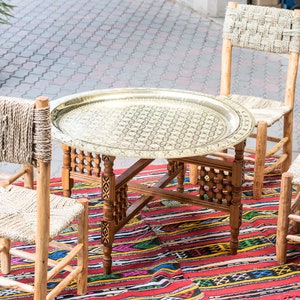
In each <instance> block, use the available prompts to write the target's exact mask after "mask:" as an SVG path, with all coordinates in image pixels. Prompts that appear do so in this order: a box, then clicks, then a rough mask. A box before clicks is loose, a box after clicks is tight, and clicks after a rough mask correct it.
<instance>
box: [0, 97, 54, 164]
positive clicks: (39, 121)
mask: <svg viewBox="0 0 300 300" xmlns="http://www.w3.org/2000/svg"><path fill="white" fill-rule="evenodd" d="M0 123H1V124H0V126H1V127H0V128H1V131H0V147H1V149H0V161H5V162H9V163H17V164H30V165H36V160H37V159H39V160H41V161H43V162H50V161H51V151H52V148H51V122H50V109H49V107H47V108H40V109H36V108H35V102H34V101H32V100H25V99H19V98H12V97H2V96H0Z"/></svg>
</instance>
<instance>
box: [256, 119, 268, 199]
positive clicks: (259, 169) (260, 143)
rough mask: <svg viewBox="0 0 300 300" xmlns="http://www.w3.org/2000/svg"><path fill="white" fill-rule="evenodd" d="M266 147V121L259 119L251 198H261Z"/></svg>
mask: <svg viewBox="0 0 300 300" xmlns="http://www.w3.org/2000/svg"><path fill="white" fill-rule="evenodd" d="M266 149H267V123H266V122H264V121H259V122H258V124H257V137H256V150H255V164H254V181H253V198H254V199H257V200H259V199H261V196H262V187H263V181H264V168H265V160H266Z"/></svg>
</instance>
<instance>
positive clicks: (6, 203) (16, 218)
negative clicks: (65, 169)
mask: <svg viewBox="0 0 300 300" xmlns="http://www.w3.org/2000/svg"><path fill="white" fill-rule="evenodd" d="M36 197H37V195H36V190H32V189H25V188H23V187H19V186H14V185H9V186H7V187H4V188H2V187H1V188H0V237H2V238H8V239H11V240H14V241H22V242H26V243H34V242H35V238H36V231H37V224H36V222H37V208H36V206H37V202H36ZM83 209H84V207H83V205H82V204H80V203H78V202H77V200H76V199H72V198H67V197H62V196H57V195H54V194H50V239H53V238H54V237H55V236H57V235H58V234H59V233H60V232H61V231H62V230H63V229H65V228H66V227H67V226H68V225H69V224H70V223H71V222H72V221H73V220H74V219H75V218H76V216H78V214H79V213H81V212H82V211H83Z"/></svg>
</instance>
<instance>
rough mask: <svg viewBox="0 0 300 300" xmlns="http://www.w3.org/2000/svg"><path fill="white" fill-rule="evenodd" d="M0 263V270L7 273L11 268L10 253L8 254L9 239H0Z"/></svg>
mask: <svg viewBox="0 0 300 300" xmlns="http://www.w3.org/2000/svg"><path fill="white" fill-rule="evenodd" d="M0 263H1V272H2V273H3V274H9V273H10V269H11V255H10V240H9V239H4V238H1V239H0Z"/></svg>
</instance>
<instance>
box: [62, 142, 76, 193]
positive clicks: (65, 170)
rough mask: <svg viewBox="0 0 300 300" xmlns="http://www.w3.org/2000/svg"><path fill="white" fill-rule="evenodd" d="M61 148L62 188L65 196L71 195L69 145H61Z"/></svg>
mask: <svg viewBox="0 0 300 300" xmlns="http://www.w3.org/2000/svg"><path fill="white" fill-rule="evenodd" d="M62 150H63V166H62V188H63V195H64V196H65V197H70V196H71V190H72V187H73V185H74V180H73V179H72V178H71V176H70V171H71V147H69V146H67V145H62Z"/></svg>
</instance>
